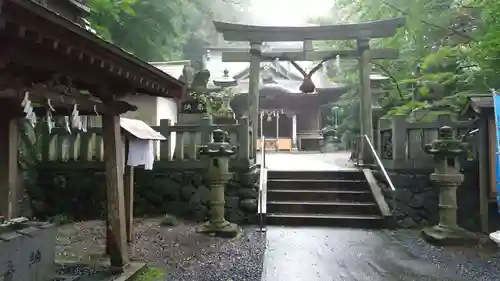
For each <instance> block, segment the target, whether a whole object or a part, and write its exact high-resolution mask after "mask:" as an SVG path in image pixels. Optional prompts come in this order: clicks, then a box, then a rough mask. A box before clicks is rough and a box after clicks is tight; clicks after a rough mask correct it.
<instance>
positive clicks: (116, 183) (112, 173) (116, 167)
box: [102, 102, 128, 270]
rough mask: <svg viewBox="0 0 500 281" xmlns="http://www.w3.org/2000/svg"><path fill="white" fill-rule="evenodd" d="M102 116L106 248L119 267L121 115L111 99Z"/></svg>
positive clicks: (123, 254)
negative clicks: (106, 221)
mask: <svg viewBox="0 0 500 281" xmlns="http://www.w3.org/2000/svg"><path fill="white" fill-rule="evenodd" d="M106 105H107V107H106V112H105V113H104V114H103V116H102V123H103V141H104V162H105V167H106V170H105V172H106V200H107V220H108V223H107V228H108V231H107V246H108V249H107V252H108V254H109V255H110V259H111V267H113V268H114V269H117V270H120V269H123V267H124V266H125V265H127V263H128V254H127V238H126V234H127V232H126V221H125V198H124V187H123V170H122V165H123V164H122V159H123V158H122V155H121V154H122V153H123V152H122V141H121V140H122V139H121V136H120V135H121V132H120V117H119V115H118V113H117V112H116V109H115V108H114V105H113V103H112V102H107V103H106Z"/></svg>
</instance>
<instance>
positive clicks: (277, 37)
mask: <svg viewBox="0 0 500 281" xmlns="http://www.w3.org/2000/svg"><path fill="white" fill-rule="evenodd" d="M405 23H406V19H405V18H394V19H388V20H381V21H372V22H363V23H356V24H339V25H322V26H293V27H292V26H255V25H244V24H234V23H228V22H220V21H214V25H215V29H216V30H217V31H218V32H220V33H222V35H223V37H224V40H226V41H248V42H256V43H258V42H286V41H304V40H352V39H361V38H387V37H392V36H393V35H394V34H396V30H397V29H398V28H400V27H402V26H404V25H405Z"/></svg>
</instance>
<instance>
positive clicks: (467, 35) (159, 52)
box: [89, 0, 500, 134]
mask: <svg viewBox="0 0 500 281" xmlns="http://www.w3.org/2000/svg"><path fill="white" fill-rule="evenodd" d="M332 2H333V4H332V7H331V9H330V13H329V14H328V15H327V16H325V17H322V18H318V19H313V20H312V22H313V23H317V24H334V23H356V22H366V21H372V20H381V19H388V18H395V17H405V18H406V25H405V27H403V28H400V29H399V30H398V32H397V34H396V35H395V36H393V37H391V38H385V39H377V40H372V42H371V47H372V48H398V49H399V50H400V56H399V58H398V59H396V60H386V61H376V62H373V65H374V72H378V73H380V74H383V75H386V76H388V77H389V78H390V83H389V84H391V85H390V86H391V87H390V91H389V93H388V94H387V95H386V96H384V97H383V99H382V102H381V104H382V106H383V108H384V113H385V114H387V115H391V114H411V113H414V112H417V111H430V112H433V111H437V112H442V111H446V112H452V113H457V112H459V111H460V109H461V108H462V106H463V103H464V101H465V97H466V96H467V95H469V94H471V93H488V91H489V90H490V89H492V88H495V89H497V88H500V80H499V79H497V77H500V76H499V75H500V63H499V60H500V55H499V53H500V2H499V1H495V0H337V1H332ZM90 3H91V7H92V13H91V16H90V18H89V21H90V22H91V24H92V26H93V28H94V29H96V30H97V31H98V34H99V35H100V36H102V37H103V38H105V39H106V40H109V41H111V42H113V43H115V44H117V45H119V46H120V47H122V48H124V49H125V50H127V51H129V52H131V53H133V54H135V55H137V56H138V57H140V58H142V59H144V60H146V61H159V60H177V59H190V60H192V61H200V60H201V56H202V55H203V52H204V47H205V46H207V45H210V44H214V43H216V41H217V40H216V39H217V34H216V32H215V30H214V28H213V25H212V24H211V22H212V20H214V19H218V20H224V21H239V22H241V21H245V18H246V17H248V14H246V8H247V7H248V6H249V5H250V3H251V0H172V1H164V0H121V1H115V0H90ZM318 45H319V46H320V47H324V48H332V47H333V48H335V47H337V48H352V47H353V46H355V44H354V42H320V43H319V44H318ZM342 68H343V69H342V71H341V72H339V73H340V75H337V77H335V79H336V81H339V82H342V83H348V84H351V85H356V84H357V82H358V81H357V79H358V74H357V69H356V68H355V67H349V66H345V67H344V66H343V67H342ZM337 72H338V71H337ZM332 108H335V110H337V111H338V112H337V113H336V114H333V113H332V114H330V115H331V116H334V115H335V116H338V119H339V120H340V121H341V126H340V130H341V131H345V132H351V133H354V134H355V133H357V131H358V119H359V95H358V93H357V91H356V87H353V90H352V91H350V92H348V93H346V94H345V95H344V96H343V97H342V98H341V99H340V101H339V102H338V103H337V104H335V105H329V106H328V107H327V111H331V109H332Z"/></svg>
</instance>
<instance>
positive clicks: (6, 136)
mask: <svg viewBox="0 0 500 281" xmlns="http://www.w3.org/2000/svg"><path fill="white" fill-rule="evenodd" d="M18 139H19V128H18V120H17V119H15V118H11V117H6V116H4V117H0V216H3V217H4V218H6V219H11V218H15V217H17V216H18V214H19V210H18V204H17V201H18V194H17V191H18V181H19V180H18V178H19V168H18V163H17V158H18Z"/></svg>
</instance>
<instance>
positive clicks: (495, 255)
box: [387, 230, 500, 281]
mask: <svg viewBox="0 0 500 281" xmlns="http://www.w3.org/2000/svg"><path fill="white" fill-rule="evenodd" d="M387 234H388V235H389V236H390V237H392V238H393V239H395V240H397V241H399V242H400V243H401V244H403V245H404V246H405V247H406V249H407V250H408V251H409V252H410V253H412V254H413V255H415V256H419V257H423V258H424V259H426V260H428V261H429V263H432V264H435V265H436V266H438V267H440V268H444V269H448V270H452V271H454V272H457V273H459V274H460V275H461V276H463V277H465V278H466V280H474V281H498V280H499V277H498V276H499V275H500V251H499V249H498V248H497V247H496V246H495V244H494V243H491V241H489V239H488V238H486V237H483V238H481V240H480V243H479V245H478V246H476V247H470V246H469V247H466V246H460V247H438V246H432V245H429V244H428V243H427V242H425V241H424V240H423V239H422V238H421V237H420V231H416V230H396V231H387Z"/></svg>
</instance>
